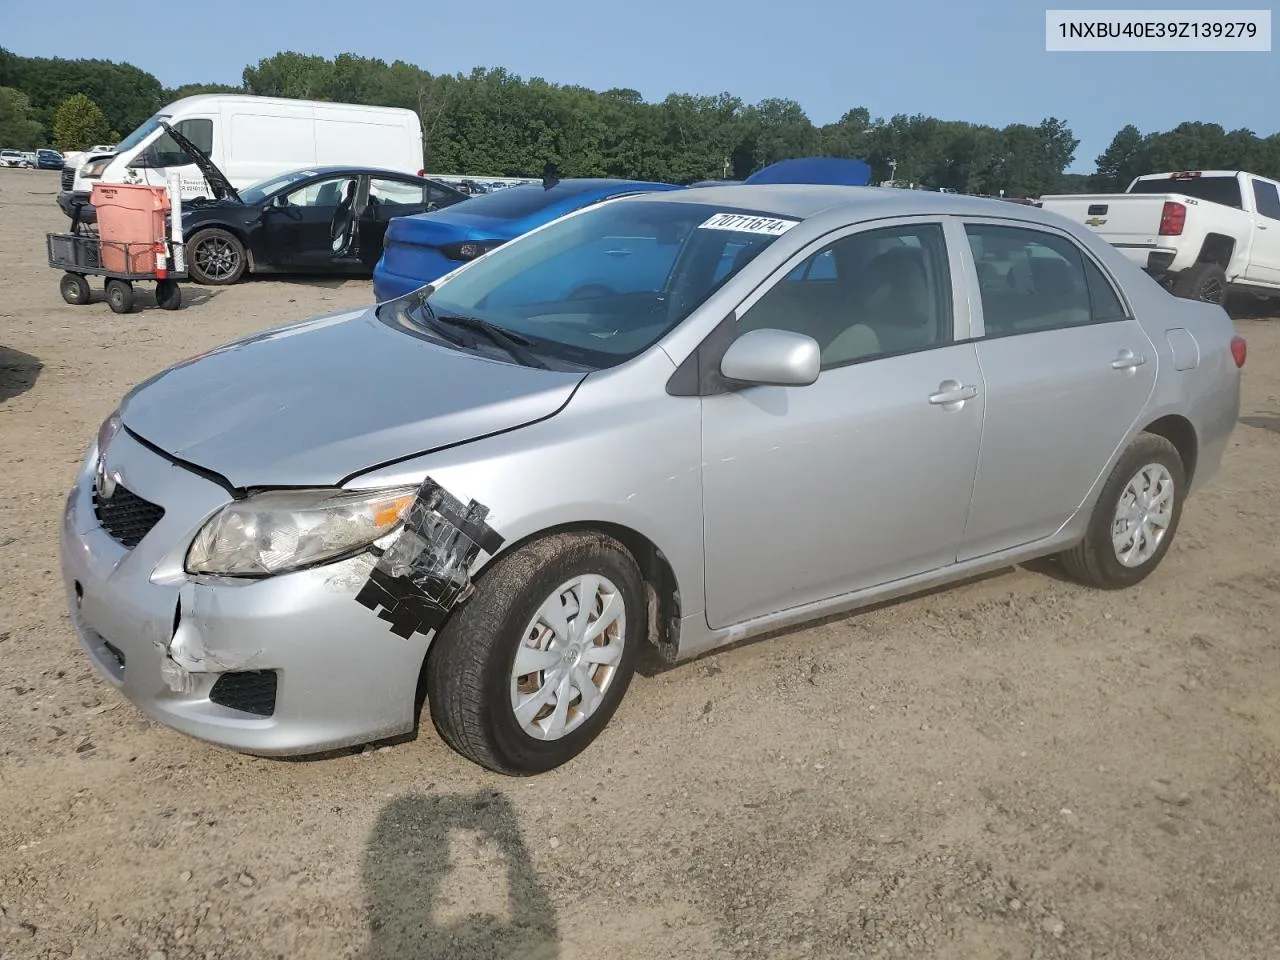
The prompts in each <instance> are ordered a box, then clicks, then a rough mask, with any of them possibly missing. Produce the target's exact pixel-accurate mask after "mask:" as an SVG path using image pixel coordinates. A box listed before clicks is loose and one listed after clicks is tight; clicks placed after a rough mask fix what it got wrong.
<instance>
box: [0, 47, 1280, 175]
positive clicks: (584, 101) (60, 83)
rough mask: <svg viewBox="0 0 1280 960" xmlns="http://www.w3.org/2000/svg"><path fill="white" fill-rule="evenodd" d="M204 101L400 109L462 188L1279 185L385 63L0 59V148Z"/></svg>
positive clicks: (1069, 143) (954, 123)
mask: <svg viewBox="0 0 1280 960" xmlns="http://www.w3.org/2000/svg"><path fill="white" fill-rule="evenodd" d="M202 92H234V93H250V94H258V95H262V96H278V97H297V98H303V99H312V100H329V101H337V102H345V103H364V104H376V105H381V106H395V107H406V108H408V109H411V110H415V111H416V112H417V113H418V115H419V116H420V118H421V120H422V127H423V134H424V140H425V151H426V158H425V162H426V166H427V167H428V168H429V169H432V170H436V171H439V172H454V173H468V174H471V175H474V176H486V175H487V176H528V175H531V174H536V173H538V172H539V171H541V170H542V168H543V165H544V164H546V163H548V162H550V163H554V164H556V166H557V168H558V169H559V171H560V172H561V174H562V175H563V176H616V177H631V178H640V179H647V180H663V181H670V182H675V183H690V182H693V181H695V180H703V179H711V178H719V177H731V178H741V177H745V176H747V175H748V174H750V173H751V172H753V171H755V170H758V169H760V168H761V167H763V166H766V165H768V164H770V163H773V162H775V161H777V160H781V159H785V158H788V157H797V156H811V155H815V154H822V155H828V156H838V157H851V158H856V159H862V160H866V161H868V162H869V163H870V164H871V166H872V169H873V177H874V179H875V180H877V181H879V180H885V179H888V178H889V177H890V176H892V177H893V178H894V179H895V180H896V181H897V182H901V183H913V184H919V185H920V186H923V187H927V188H932V189H938V188H943V189H951V190H957V191H959V192H962V193H977V194H997V193H999V192H1000V191H1004V193H1005V195H1006V196H1038V195H1041V194H1044V193H1053V192H1058V191H1065V190H1087V189H1091V190H1106V189H1123V187H1124V186H1125V185H1127V184H1128V182H1129V180H1130V179H1132V177H1133V176H1134V175H1136V173H1145V172H1155V171H1159V170H1167V169H1193V168H1195V169H1207V168H1214V167H1217V168H1228V169H1240V168H1243V169H1249V170H1253V171H1254V172H1256V173H1260V174H1264V175H1269V176H1280V135H1272V136H1270V137H1266V138H1260V137H1258V136H1256V135H1255V134H1254V133H1252V132H1251V131H1248V130H1237V131H1232V132H1230V133H1228V132H1226V131H1224V130H1223V129H1222V128H1221V127H1220V126H1217V125H1215V124H1182V125H1180V126H1178V127H1176V128H1175V129H1174V130H1171V131H1167V132H1163V133H1149V134H1146V135H1144V134H1142V133H1141V132H1140V131H1139V130H1138V129H1137V128H1136V127H1133V126H1127V127H1125V128H1124V129H1123V130H1121V131H1120V132H1119V133H1118V134H1117V135H1116V138H1115V140H1114V141H1113V142H1112V144H1111V145H1110V147H1108V149H1107V150H1106V151H1105V152H1104V153H1103V154H1102V155H1101V156H1099V157H1098V159H1097V163H1098V172H1097V173H1096V174H1094V175H1092V176H1083V175H1078V174H1066V173H1064V171H1065V169H1066V168H1067V166H1069V165H1070V164H1071V162H1072V161H1073V160H1074V158H1075V152H1076V148H1077V147H1078V145H1079V141H1078V140H1077V139H1076V138H1075V136H1074V135H1073V134H1072V132H1071V130H1070V129H1069V128H1068V126H1067V125H1066V123H1065V122H1063V121H1062V120H1059V119H1057V118H1055V117H1047V118H1045V119H1043V120H1041V121H1039V122H1038V123H1035V124H1027V123H1015V124H1010V125H1009V126H1006V127H1003V128H996V127H991V126H985V125H982V124H974V123H968V122H965V121H960V120H940V119H937V118H934V117H926V116H923V115H919V114H916V115H914V116H909V115H905V114H899V115H897V116H893V117H890V118H888V119H885V118H881V117H873V116H872V114H871V112H870V110H869V109H868V108H866V107H864V106H855V107H851V108H850V109H849V110H847V111H846V112H845V113H844V115H843V116H842V117H841V118H840V119H839V120H837V121H836V122H834V123H828V124H825V125H816V124H814V123H813V122H812V121H811V120H810V119H809V117H808V116H807V114H806V113H805V111H804V109H803V108H802V107H801V106H800V104H798V103H796V102H795V101H793V100H786V99H779V98H769V99H765V100H762V101H760V102H759V103H754V104H751V103H746V102H744V101H743V100H742V99H741V98H739V97H736V96H733V95H732V94H731V93H728V92H725V93H720V94H716V95H713V96H706V95H692V94H682V93H672V94H670V95H669V96H667V97H666V98H665V99H664V100H662V101H660V102H656V103H654V102H646V101H645V100H644V98H643V97H642V96H641V95H640V94H639V93H638V92H637V91H635V90H630V89H623V88H615V89H611V90H605V91H603V92H599V91H594V90H589V89H587V88H585V87H581V86H573V85H565V84H555V83H550V82H548V81H546V80H543V79H541V78H536V77H535V78H532V79H527V80H526V79H524V78H521V77H519V76H516V75H514V74H511V73H509V72H508V71H506V70H504V69H501V68H497V69H485V68H476V69H475V70H473V71H471V72H470V73H469V74H432V73H429V72H428V71H426V70H424V69H422V68H421V67H418V66H415V65H414V64H410V63H406V62H404V61H400V60H397V61H395V62H394V63H387V62H385V61H383V60H379V59H376V58H369V57H361V56H357V55H355V54H341V55H339V56H337V57H334V58H333V59H331V60H330V59H326V58H324V57H320V56H314V55H308V54H302V53H294V52H281V53H277V54H276V55H275V56H272V57H267V58H265V59H263V60H260V61H259V62H258V64H257V65H256V66H248V67H246V68H245V69H244V72H243V76H242V82H241V84H240V85H239V86H229V85H224V84H187V85H184V86H181V87H177V88H168V89H166V88H165V87H164V86H163V85H162V84H161V83H160V82H159V80H157V79H156V78H155V77H153V76H152V75H151V74H149V73H147V72H145V71H143V70H140V69H139V68H137V67H135V66H132V65H131V64H118V63H112V62H110V61H106V60H66V59H60V58H40V57H20V56H17V55H15V54H13V53H11V52H9V51H7V50H4V49H0V145H3V146H6V147H8V146H13V147H19V148H24V149H30V148H32V147H34V146H40V145H44V144H46V143H53V144H54V145H55V146H58V147H60V148H61V149H79V148H83V147H85V146H88V145H90V144H91V143H96V142H113V141H115V140H117V139H119V137H120V136H121V134H122V133H126V132H128V131H129V130H132V129H133V128H134V127H135V126H137V125H138V124H139V123H141V122H142V121H143V120H145V119H146V118H147V117H148V116H150V115H151V114H153V113H154V112H155V111H156V110H158V109H159V108H160V107H162V106H163V105H164V104H165V103H168V102H171V101H173V100H176V99H179V98H180V97H183V96H189V95H192V94H195V93H202Z"/></svg>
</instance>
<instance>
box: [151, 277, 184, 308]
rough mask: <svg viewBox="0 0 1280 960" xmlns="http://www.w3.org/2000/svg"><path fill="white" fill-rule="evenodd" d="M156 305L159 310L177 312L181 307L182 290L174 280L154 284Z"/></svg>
mask: <svg viewBox="0 0 1280 960" xmlns="http://www.w3.org/2000/svg"><path fill="white" fill-rule="evenodd" d="M156 304H157V305H158V306H159V307H160V309H161V310H177V309H178V308H179V307H180V306H182V288H181V287H180V286H178V281H176V280H160V281H159V282H157V283H156Z"/></svg>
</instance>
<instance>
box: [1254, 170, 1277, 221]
mask: <svg viewBox="0 0 1280 960" xmlns="http://www.w3.org/2000/svg"><path fill="white" fill-rule="evenodd" d="M1253 202H1254V205H1255V206H1256V207H1257V208H1258V212H1259V213H1260V214H1262V215H1263V216H1264V217H1266V218H1267V219H1269V220H1280V193H1277V191H1276V185H1275V184H1274V183H1270V182H1268V181H1266V180H1259V179H1257V178H1256V177H1255V178H1254V180H1253Z"/></svg>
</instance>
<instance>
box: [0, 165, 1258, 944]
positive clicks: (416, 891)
mask: <svg viewBox="0 0 1280 960" xmlns="http://www.w3.org/2000/svg"><path fill="white" fill-rule="evenodd" d="M56 190H57V174H56V173H46V172H41V171H17V170H8V171H0V427H2V429H3V433H2V434H0V436H2V437H3V440H2V441H0V464H2V466H3V470H4V482H3V485H2V486H0V570H2V571H3V573H4V576H3V577H0V958H29V957H30V958H50V960H52V958H64V957H77V958H103V960H108V958H109V960H126V958H144V960H184V958H226V960H231V958H285V957H315V958H328V957H335V958H348V957H349V958H362V960H375V958H378V960H382V958H386V960H390V958H429V957H430V958H434V957H439V958H446V957H447V958H450V960H471V958H481V957H486V958H487V957H494V958H497V957H520V958H522V960H534V958H543V957H546V958H552V957H556V958H566V960H567V958H598V957H600V956H618V957H626V958H628V960H632V958H634V960H649V958H666V957H671V958H675V957H680V958H688V957H691V956H715V957H718V958H719V957H724V958H748V957H750V958H757V957H758V958H769V960H787V958H793V957H794V958H799V957H806V958H810V957H812V958H851V957H876V958H890V957H903V958H907V957H910V958H929V957H935V958H940V960H943V958H945V960H959V958H979V960H1002V958H1007V960H1015V958H1057V957H1063V958H1095V960H1096V958H1103V957H1111V958H1116V960H1135V958H1141V960H1158V958H1165V957H1168V958H1177V960H1197V958H1209V957H1212V958H1224V960H1225V958H1240V960H1259V958H1262V957H1267V956H1277V955H1280V911H1277V909H1276V905H1277V904H1278V903H1280V644H1278V643H1277V637H1278V636H1280V553H1278V551H1277V545H1276V544H1277V541H1276V534H1277V526H1278V524H1280V479H1278V478H1280V399H1278V398H1277V391H1278V390H1280V325H1275V324H1271V323H1268V322H1267V321H1266V320H1257V319H1254V320H1240V321H1238V327H1239V329H1240V332H1241V333H1242V334H1243V335H1244V336H1246V337H1247V338H1248V340H1249V346H1250V357H1249V363H1248V365H1247V367H1246V368H1245V377H1244V401H1243V410H1242V416H1241V423H1240V425H1239V426H1238V427H1237V430H1236V434H1235V439H1234V441H1233V443H1232V446H1231V449H1230V451H1229V452H1228V454H1227V458H1226V463H1225V465H1224V468H1223V471H1222V473H1221V474H1219V476H1218V477H1217V478H1216V480H1215V481H1214V483H1213V485H1212V486H1210V487H1209V488H1207V489H1205V490H1204V491H1203V492H1201V493H1200V494H1199V495H1198V496H1196V497H1193V498H1192V500H1191V501H1190V502H1189V504H1188V506H1187V509H1186V512H1185V514H1184V517H1183V523H1182V527H1181V529H1180V530H1179V532H1178V536H1177V540H1176V542H1175V544H1174V546H1173V549H1172V550H1171V552H1170V553H1169V555H1168V557H1167V558H1166V560H1165V562H1164V565H1163V566H1162V567H1161V569H1160V570H1159V571H1158V572H1157V573H1156V574H1155V575H1154V576H1153V577H1151V578H1150V579H1149V580H1148V581H1147V582H1146V583H1144V584H1143V585H1142V586H1140V587H1138V588H1136V589H1133V590H1130V591H1125V592H1120V593H1104V592H1094V591H1090V590H1087V589H1084V588H1081V587H1077V586H1075V585H1073V584H1071V583H1068V582H1066V581H1064V580H1063V579H1062V578H1061V577H1060V575H1059V574H1058V573H1057V572H1056V570H1055V569H1054V568H1053V567H1052V565H1046V564H1038V565H1036V566H1035V569H1031V570H1024V569H1019V570H1012V571H1008V572H1005V573H1002V574H1000V575H997V576H993V577H989V578H986V579H984V580H981V581H979V582H976V583H971V584H968V585H964V586H960V587H956V588H953V589H949V590H946V591H942V592H937V593H934V594H931V595H929V596H925V597H919V598H915V599H912V600H909V601H906V602H901V603H897V604H892V605H888V606H884V607H881V608H878V609H875V610H872V611H869V612H864V613H862V614H860V615H857V616H852V617H848V618H845V619H840V620H835V621H832V622H828V623H825V624H822V625H820V626H817V627H814V628H811V629H807V630H800V631H795V632H791V633H789V634H786V635H783V636H780V637H776V638H772V639H768V640H764V641H761V642H758V643H754V644H748V645H744V646H742V647H739V648H737V649H734V650H731V651H727V652H723V653H720V654H718V655H715V656H712V657H710V658H707V659H704V660H702V661H699V662H696V663H692V664H684V665H682V666H679V667H676V668H674V669H667V670H662V669H659V668H657V667H656V666H651V667H646V670H645V672H644V675H642V676H639V677H637V679H636V682H635V683H634V684H633V685H632V687H631V690H630V692H629V693H628V696H627V698H626V701H625V702H624V703H623V705H622V708H621V710H620V711H619V713H618V715H617V717H616V718H615V720H614V722H613V723H612V725H611V726H610V728H609V730H608V731H606V733H605V734H604V735H603V736H602V737H601V738H600V739H599V740H597V741H596V743H595V744H594V745H593V747H592V748H591V749H590V750H589V751H588V752H587V753H586V754H585V755H583V756H582V757H580V758H579V759H578V760H576V761H575V762H573V763H571V764H570V765H568V766H567V767H565V768H563V769H561V770H559V771H556V772H554V773H551V774H549V775H545V776H542V777H537V778H533V779H522V780H513V779H505V778H501V777H497V776H493V775H490V774H487V773H485V772H483V771H481V770H479V769H478V768H476V767H474V766H471V765H470V764H468V763H466V762H465V761H463V760H461V759H460V758H458V757H457V756H456V755H454V754H453V753H451V752H450V751H449V750H448V749H446V748H445V747H444V746H443V745H442V743H441V742H440V741H439V739H438V738H437V737H436V735H435V733H434V731H433V730H432V728H431V726H430V724H429V722H428V723H426V724H425V725H424V731H423V733H422V735H421V736H420V737H419V738H418V739H417V740H416V741H414V742H411V743H407V744H403V745H400V746H396V747H394V748H392V749H383V750H370V751H368V752H362V753H359V754H352V755H348V756H341V757H338V758H330V759H325V760H319V761H306V762H284V761H277V760H263V759H254V758H249V757H245V756H240V755H237V754H234V753H230V752H227V751H224V750H221V749H218V748H215V747H211V746H205V745H202V744H201V743H199V742H197V741H194V740H191V739H188V738H186V737H184V736H182V735H180V734H178V733H175V732H172V731H169V730H167V729H165V728H162V727H159V726H156V725H154V724H152V723H149V722H148V721H146V720H145V719H144V718H143V717H142V715H141V714H140V713H138V712H137V711H136V710H135V709H134V708H133V707H132V706H130V705H129V704H128V703H127V702H125V701H124V700H122V699H121V698H120V697H119V696H118V695H117V694H115V693H114V691H112V689H111V688H110V687H109V686H108V685H107V684H106V683H105V682H103V681H101V680H99V679H98V677H97V676H96V675H95V673H94V671H93V670H92V669H91V668H90V665H89V662H88V660H87V659H86V657H85V656H84V655H83V654H82V653H81V650H80V648H79V645H78V643H77V641H76V639H75V636H74V634H73V632H72V630H71V627H70V625H69V623H68V621H67V618H66V614H65V609H64V603H63V596H62V587H61V583H60V581H59V577H58V573H57V546H56V544H57V526H58V521H59V514H60V510H61V506H62V498H63V495H64V492H65V490H66V489H67V487H68V486H69V484H70V483H71V480H72V477H73V473H74V470H75V467H76V464H77V463H78V461H79V459H80V458H81V456H82V455H83V452H84V450H85V448H86V446H87V444H88V443H89V441H90V439H91V437H92V436H93V433H94V431H95V430H96V429H97V426H98V424H99V423H100V422H101V420H102V419H103V417H104V416H106V414H107V413H108V412H109V411H110V410H111V409H112V407H113V406H114V405H115V402H116V401H117V399H118V398H119V397H120V395H121V394H123V393H124V392H125V391H126V390H127V389H128V388H129V387H131V386H132V385H133V384H135V383H136V382H138V381H139V380H142V379H143V378H145V377H146V376H148V375H150V374H151V373H153V372H155V371H157V370H159V369H160V368H162V367H164V366H167V365H168V364H170V363H172V362H174V361H177V360H180V359H182V358H184V357H187V356H190V355H192V354H195V353H198V352H200V351H202V350H204V349H206V348H209V347H212V346H214V345H216V344H219V343H222V342H225V341H227V340H229V339H231V338H233V337H236V336H239V335H241V334H245V333H248V332H250V331H253V330H257V329H260V328H262V327H266V326H271V325H275V324H277V323H281V322H285V321H288V320H293V319H297V318H303V317H306V316H308V315H313V314H316V313H320V312H323V311H327V310H333V309H338V308H341V307H344V306H349V305H355V304H361V303H365V302H368V301H369V300H370V299H371V291H370V286H369V284H368V282H366V281H351V282H324V281H321V282H316V281H309V282H297V283H293V282H281V281H254V282H248V283H244V284H241V285H238V286H235V287H231V288H225V289H214V288H200V287H197V286H195V285H187V286H185V287H184V294H185V295H186V297H187V300H188V306H187V307H186V308H185V309H183V310H181V311H179V312H176V313H169V312H165V311H161V310H158V309H156V308H154V307H153V306H151V300H150V295H149V293H148V294H147V295H146V296H145V297H143V298H141V299H143V304H144V309H143V310H142V312H140V313H135V314H132V315H128V316H125V317H118V316H116V315H115V314H113V313H111V312H110V311H109V310H108V308H107V307H106V305H105V304H103V303H96V304H94V305H92V306H88V307H70V306H67V305H66V304H64V303H63V302H62V300H61V298H60V297H59V294H58V287H57V281H58V274H57V273H56V272H54V271H52V270H50V269H49V268H48V267H47V266H46V264H45V260H44V250H43V242H42V237H43V234H44V233H45V231H47V230H55V229H62V228H63V225H64V223H65V220H64V219H63V218H62V216H61V214H59V213H58V212H57V209H56V207H55V205H54V203H53V195H54V193H55V192H56ZM148 289H149V288H148ZM359 376H360V375H359V374H353V377H352V383H353V384H356V383H358V382H359Z"/></svg>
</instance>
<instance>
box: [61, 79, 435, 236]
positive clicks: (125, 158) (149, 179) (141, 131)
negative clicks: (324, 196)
mask: <svg viewBox="0 0 1280 960" xmlns="http://www.w3.org/2000/svg"><path fill="white" fill-rule="evenodd" d="M161 120H164V121H165V122H166V123H168V124H169V125H170V126H171V127H173V128H174V129H175V130H176V131H177V132H178V133H180V134H182V135H183V136H185V137H186V138H187V139H188V140H190V141H191V142H192V143H194V144H195V145H196V146H197V147H199V148H200V149H201V150H203V151H204V152H205V153H207V154H208V155H209V157H210V158H211V159H212V160H213V162H214V164H215V165H216V166H217V167H218V169H220V170H221V171H222V172H223V173H224V174H225V175H226V177H227V179H228V180H230V181H231V185H232V186H233V187H235V188H236V189H242V188H244V187H247V186H250V185H251V184H254V183H258V182H259V181H261V180H265V179H267V178H268V177H274V176H278V175H279V174H281V173H287V172H289V171H290V170H299V169H303V168H305V167H313V166H330V165H342V166H370V167H380V168H382V169H384V170H399V171H403V172H404V173H412V174H418V175H421V174H422V172H423V171H422V124H421V123H420V122H419V121H418V115H417V114H416V113H415V112H414V111H412V110H404V109H401V108H399V107H366V106H360V105H357V104H351V103H328V102H325V101H319V100H289V99H285V98H280V97H251V96H246V95H243V94H224V93H210V94H201V95H198V96H194V97H186V98H184V99H182V100H178V101H175V102H174V103H171V104H169V105H168V106H167V107H164V108H163V109H162V110H161V111H160V112H159V113H157V114H156V115H155V116H153V117H151V118H149V119H148V120H146V121H145V122H144V123H143V124H142V125H141V126H139V127H138V128H137V129H136V130H134V131H133V132H132V133H131V134H129V135H128V136H127V137H125V138H124V139H123V140H121V141H120V143H119V144H117V145H116V147H115V150H114V152H111V153H102V154H95V153H89V154H86V155H85V156H84V157H82V158H81V160H80V162H79V164H77V165H74V166H73V165H71V164H68V165H67V167H66V168H64V169H63V171H62V189H61V192H60V193H59V194H58V205H59V206H60V207H61V208H62V210H63V212H64V213H66V214H67V216H71V215H72V208H73V206H74V205H77V204H79V205H82V208H83V212H82V214H81V219H82V220H85V221H86V222H89V221H92V220H93V212H92V207H91V206H89V195H90V192H91V191H92V190H93V185H94V183H147V184H151V185H153V186H164V185H165V183H166V182H167V178H168V174H169V171H170V170H175V169H176V170H178V171H179V172H180V173H181V175H182V197H183V199H184V200H192V199H194V198H196V197H200V196H212V193H211V192H210V188H209V186H208V184H207V183H206V182H205V179H204V176H203V175H202V174H201V173H200V171H199V169H197V168H196V166H195V164H193V163H191V162H190V161H189V160H188V158H187V157H186V156H185V155H184V154H183V152H182V151H181V150H180V149H178V145H177V144H176V143H174V142H173V138H172V137H170V136H169V135H168V134H167V133H165V132H164V130H163V128H161V126H160V121H161Z"/></svg>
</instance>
